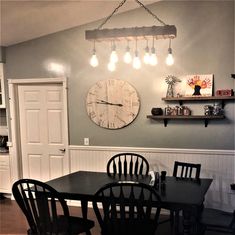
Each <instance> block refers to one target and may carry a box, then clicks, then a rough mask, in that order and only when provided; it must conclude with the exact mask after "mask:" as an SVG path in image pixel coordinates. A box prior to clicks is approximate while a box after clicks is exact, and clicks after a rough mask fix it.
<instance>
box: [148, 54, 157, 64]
mask: <svg viewBox="0 0 235 235" xmlns="http://www.w3.org/2000/svg"><path fill="white" fill-rule="evenodd" d="M149 64H150V65H152V66H155V65H157V64H158V59H157V55H156V54H155V53H154V54H151V56H150V61H149Z"/></svg>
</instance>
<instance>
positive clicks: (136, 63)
mask: <svg viewBox="0 0 235 235" xmlns="http://www.w3.org/2000/svg"><path fill="white" fill-rule="evenodd" d="M133 68H134V69H140V68H141V61H140V58H139V56H138V54H137V53H136V55H135V57H134V59H133Z"/></svg>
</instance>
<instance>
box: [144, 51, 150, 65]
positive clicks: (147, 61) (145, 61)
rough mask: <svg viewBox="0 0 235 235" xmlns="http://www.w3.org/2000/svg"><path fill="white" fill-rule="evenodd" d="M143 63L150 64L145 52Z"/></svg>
mask: <svg viewBox="0 0 235 235" xmlns="http://www.w3.org/2000/svg"><path fill="white" fill-rule="evenodd" d="M144 63H145V64H150V54H149V52H145V54H144Z"/></svg>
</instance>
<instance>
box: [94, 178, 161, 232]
mask: <svg viewBox="0 0 235 235" xmlns="http://www.w3.org/2000/svg"><path fill="white" fill-rule="evenodd" d="M95 195H96V200H95V201H93V208H94V211H95V214H96V217H97V220H98V222H99V224H100V227H101V233H102V235H110V234H112V235H143V234H145V235H154V234H155V231H156V229H157V226H158V219H159V215H160V210H161V199H160V197H159V195H158V194H157V192H156V191H155V189H154V188H152V187H151V186H149V185H146V184H143V183H137V182H130V181H129V182H124V181H122V182H116V183H110V184H107V185H105V186H103V187H101V188H100V189H99V190H98V191H97V192H96V194H95Z"/></svg>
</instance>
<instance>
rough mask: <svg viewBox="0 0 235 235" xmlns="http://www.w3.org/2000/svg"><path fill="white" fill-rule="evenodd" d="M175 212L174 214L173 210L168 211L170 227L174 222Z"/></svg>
mask: <svg viewBox="0 0 235 235" xmlns="http://www.w3.org/2000/svg"><path fill="white" fill-rule="evenodd" d="M174 217H175V214H174V211H170V224H171V227H173V226H174V223H175V218H174Z"/></svg>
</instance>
